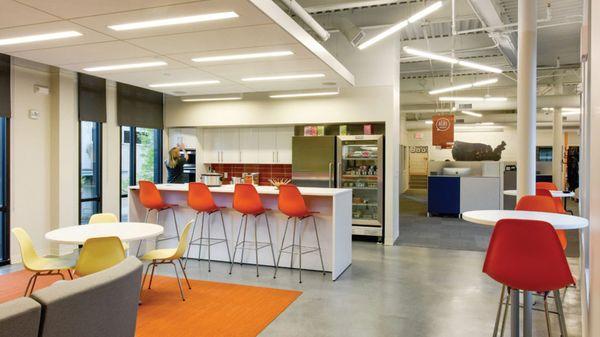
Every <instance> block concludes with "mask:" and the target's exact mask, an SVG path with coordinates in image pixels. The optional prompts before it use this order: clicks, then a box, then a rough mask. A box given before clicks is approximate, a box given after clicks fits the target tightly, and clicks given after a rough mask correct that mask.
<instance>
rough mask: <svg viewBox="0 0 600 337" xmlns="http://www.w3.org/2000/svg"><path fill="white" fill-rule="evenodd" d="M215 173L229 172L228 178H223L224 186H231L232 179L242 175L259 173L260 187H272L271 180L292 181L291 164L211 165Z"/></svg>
mask: <svg viewBox="0 0 600 337" xmlns="http://www.w3.org/2000/svg"><path fill="white" fill-rule="evenodd" d="M207 166H208V167H212V169H213V170H215V172H219V173H222V174H224V173H225V172H227V178H223V184H229V183H230V182H231V177H241V176H242V173H252V172H258V173H259V185H271V184H270V183H269V179H271V178H288V179H292V165H291V164H209V165H207Z"/></svg>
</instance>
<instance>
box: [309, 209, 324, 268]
mask: <svg viewBox="0 0 600 337" xmlns="http://www.w3.org/2000/svg"><path fill="white" fill-rule="evenodd" d="M312 219H313V225H314V226H315V236H316V237H317V248H319V257H320V258H321V269H322V270H323V275H325V264H324V263H323V253H322V252H321V242H320V241H319V231H318V230H317V220H316V219H315V216H314V215H313V216H312Z"/></svg>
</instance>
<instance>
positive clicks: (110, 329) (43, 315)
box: [0, 257, 142, 337]
mask: <svg viewBox="0 0 600 337" xmlns="http://www.w3.org/2000/svg"><path fill="white" fill-rule="evenodd" d="M141 278H142V263H141V262H140V261H139V260H138V259H137V258H135V257H129V258H127V259H125V260H124V261H123V262H121V263H119V264H118V265H116V266H114V267H112V268H109V269H106V270H104V271H101V272H98V273H95V274H93V275H90V276H86V277H82V278H79V279H76V280H74V281H67V282H57V283H56V284H54V285H52V286H50V287H47V288H44V289H41V290H38V291H36V292H34V293H33V294H32V295H31V298H20V299H17V300H14V301H11V302H7V303H4V304H2V305H0V337H5V336H6V337H8V336H11V337H29V336H39V337H58V336H60V337H81V336H86V337H101V336H102V337H105V336H112V337H133V336H134V335H135V324H136V318H137V310H138V304H139V294H140V285H141Z"/></svg>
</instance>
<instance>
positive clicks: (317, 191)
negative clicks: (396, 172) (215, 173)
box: [129, 184, 352, 197]
mask: <svg viewBox="0 0 600 337" xmlns="http://www.w3.org/2000/svg"><path fill="white" fill-rule="evenodd" d="M156 187H157V188H158V190H160V191H172V192H187V191H188V184H156ZM298 188H299V189H300V193H302V195H306V196H324V197H332V196H335V195H339V194H343V193H352V189H349V188H323V187H298ZM129 189H132V190H137V189H139V186H130V187H129ZM209 189H210V191H211V192H213V193H233V189H234V185H222V186H219V187H209ZM256 191H257V192H258V194H274V195H277V194H279V191H278V190H277V189H275V187H273V186H256Z"/></svg>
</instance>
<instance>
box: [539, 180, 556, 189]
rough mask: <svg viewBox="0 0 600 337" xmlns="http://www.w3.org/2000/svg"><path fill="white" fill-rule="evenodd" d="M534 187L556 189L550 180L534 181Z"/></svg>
mask: <svg viewBox="0 0 600 337" xmlns="http://www.w3.org/2000/svg"><path fill="white" fill-rule="evenodd" d="M535 188H536V189H540V190H550V191H558V187H557V186H556V185H555V184H554V183H552V182H546V181H539V182H537V183H535Z"/></svg>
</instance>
